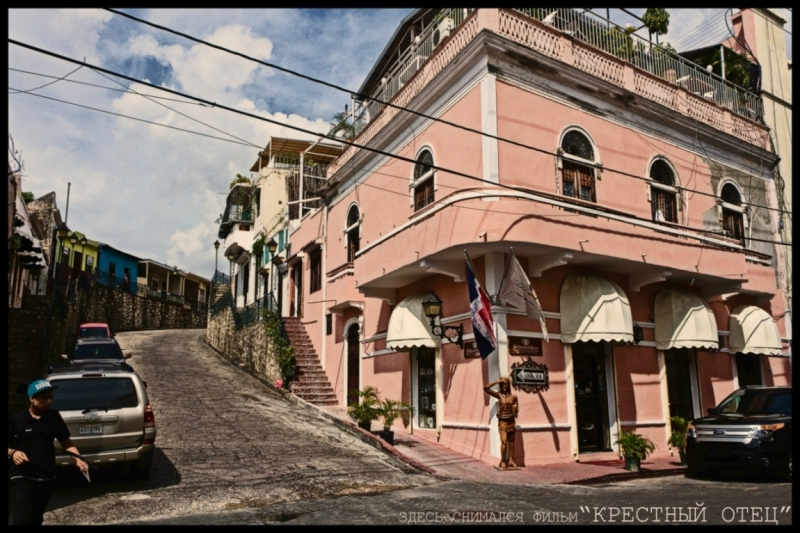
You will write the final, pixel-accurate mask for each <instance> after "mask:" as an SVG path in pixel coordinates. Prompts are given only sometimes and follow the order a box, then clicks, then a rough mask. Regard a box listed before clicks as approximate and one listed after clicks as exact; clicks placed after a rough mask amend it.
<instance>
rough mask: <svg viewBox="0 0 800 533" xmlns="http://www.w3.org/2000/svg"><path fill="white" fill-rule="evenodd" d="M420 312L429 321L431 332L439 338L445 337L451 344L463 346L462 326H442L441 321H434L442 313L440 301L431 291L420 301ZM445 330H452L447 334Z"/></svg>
mask: <svg viewBox="0 0 800 533" xmlns="http://www.w3.org/2000/svg"><path fill="white" fill-rule="evenodd" d="M422 312H423V313H424V314H425V316H426V317H428V319H429V320H430V321H431V333H432V334H434V335H436V336H437V337H439V338H440V339H447V340H449V341H450V342H452V343H453V344H457V345H458V346H460V347H462V348H463V347H464V341H463V340H462V338H461V337H462V336H463V334H464V328H463V326H443V325H442V324H441V321H440V323H439V324H437V323H436V319H437V318H440V317H441V314H442V301H441V300H440V299H439V298H438V297H437V296H436V295H435V294H434V293H433V291H431V293H430V294H428V296H426V297H425V299H424V300H423V301H422ZM447 330H452V333H450V334H447V333H446V331H447Z"/></svg>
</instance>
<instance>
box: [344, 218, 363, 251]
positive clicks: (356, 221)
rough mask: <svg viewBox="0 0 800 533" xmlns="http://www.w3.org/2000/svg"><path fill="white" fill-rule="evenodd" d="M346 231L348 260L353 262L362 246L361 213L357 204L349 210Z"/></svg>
mask: <svg viewBox="0 0 800 533" xmlns="http://www.w3.org/2000/svg"><path fill="white" fill-rule="evenodd" d="M344 231H345V233H346V234H347V261H348V262H349V263H352V262H353V261H355V259H356V253H358V250H359V249H360V246H361V214H360V213H359V211H358V206H357V205H353V206H351V207H350V210H349V211H348V212H347V227H346V228H345V230H344Z"/></svg>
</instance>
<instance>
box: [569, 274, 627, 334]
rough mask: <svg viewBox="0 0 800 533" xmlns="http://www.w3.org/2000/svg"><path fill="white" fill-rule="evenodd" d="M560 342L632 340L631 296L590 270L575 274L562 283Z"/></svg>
mask: <svg viewBox="0 0 800 533" xmlns="http://www.w3.org/2000/svg"><path fill="white" fill-rule="evenodd" d="M560 305H561V342H563V343H566V344H572V343H573V342H578V341H618V342H633V321H632V319H631V305H630V303H628V297H627V296H625V293H624V292H622V289H620V288H619V287H618V286H617V285H615V284H614V283H612V282H610V281H608V280H607V279H603V278H601V277H598V276H592V275H590V274H573V275H571V276H570V277H568V278H567V279H566V280H565V281H564V285H562V286H561V298H560Z"/></svg>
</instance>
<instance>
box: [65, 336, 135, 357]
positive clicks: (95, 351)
mask: <svg viewBox="0 0 800 533" xmlns="http://www.w3.org/2000/svg"><path fill="white" fill-rule="evenodd" d="M129 357H130V354H126V353H123V352H122V348H120V346H119V344H118V343H117V341H116V339H112V338H110V337H85V338H81V339H78V342H76V343H75V348H73V350H72V356H69V355H67V354H63V355H62V356H61V358H62V359H64V360H67V361H70V362H79V361H107V362H114V361H123V360H125V359H128V358H129Z"/></svg>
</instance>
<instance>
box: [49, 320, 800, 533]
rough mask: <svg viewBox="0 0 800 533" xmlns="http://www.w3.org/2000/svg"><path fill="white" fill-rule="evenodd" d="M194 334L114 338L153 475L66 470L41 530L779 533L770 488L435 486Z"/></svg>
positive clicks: (787, 515)
mask: <svg viewBox="0 0 800 533" xmlns="http://www.w3.org/2000/svg"><path fill="white" fill-rule="evenodd" d="M201 334H202V332H200V331H198V330H188V331H164V332H137V333H123V334H119V335H118V337H117V338H118V340H119V341H120V343H121V344H122V347H123V349H124V350H125V351H127V352H135V354H136V355H134V356H133V358H132V359H131V360H130V363H131V364H132V365H133V366H134V367H135V368H136V369H137V371H138V372H139V373H140V374H141V375H142V376H143V378H144V379H145V380H146V381H147V383H148V394H149V396H150V400H151V403H152V404H153V406H154V409H155V413H156V424H157V427H158V431H159V433H158V438H157V440H156V444H157V451H156V456H155V461H154V465H153V474H152V476H151V478H150V479H149V480H147V481H145V482H133V481H129V480H127V479H126V477H125V475H126V472H125V469H124V468H119V467H117V468H112V469H108V470H102V471H98V472H95V473H94V474H93V477H92V483H91V484H87V483H86V481H85V480H84V479H83V477H82V476H80V474H79V473H78V472H77V469H74V470H73V469H70V470H66V471H64V472H63V473H62V475H61V477H60V479H59V483H58V485H57V489H56V491H55V494H54V495H53V498H52V500H51V504H50V507H49V510H48V512H47V513H46V515H45V524H64V525H67V524H70V525H73V524H98V525H99V524H130V525H134V524H136V525H140V524H141V525H201V524H202V525H215V524H219V525H229V524H248V525H255V524H269V523H286V524H429V523H430V524H434V523H435V524H449V523H453V524H464V523H467V524H478V523H524V524H562V523H581V524H598V525H599V524H625V523H639V524H643V523H646V524H650V523H653V524H668V523H687V522H688V523H700V524H745V523H747V524H751V523H760V524H772V523H774V522H773V520H774V521H777V522H778V523H780V524H782V525H784V524H791V517H792V514H791V507H790V506H791V501H792V496H791V484H789V483H776V482H774V481H772V480H770V479H755V478H751V477H743V476H738V477H737V476H733V477H731V476H728V477H725V478H722V479H716V480H705V479H703V480H698V479H687V478H684V477H668V478H657V479H643V480H637V481H630V482H625V483H614V484H607V485H601V486H588V487H585V486H563V485H540V486H514V485H492V484H480V483H476V482H470V481H441V480H439V479H436V478H434V477H432V476H428V475H426V474H421V473H417V472H414V471H410V470H409V469H407V468H404V467H402V466H401V465H398V463H396V462H395V460H394V459H393V458H390V457H388V456H386V455H384V453H383V452H381V451H379V450H377V449H375V448H373V447H371V446H369V445H367V444H365V443H363V442H362V441H360V440H359V439H357V438H355V437H353V436H351V435H350V434H349V433H346V432H343V431H341V430H339V429H338V428H336V427H335V426H333V425H332V424H331V423H330V422H328V421H326V420H325V419H324V418H320V417H317V416H315V415H314V414H312V413H310V412H308V411H306V410H304V409H301V408H297V407H294V406H292V405H291V404H289V403H287V402H286V401H285V400H283V399H282V398H281V397H280V396H278V395H277V394H276V393H274V392H272V391H270V390H269V389H267V388H266V387H264V386H263V385H262V384H261V383H260V382H259V381H258V380H256V379H254V378H252V377H250V376H248V375H247V374H245V373H244V372H242V371H240V370H239V369H237V368H235V367H233V366H232V365H230V364H229V363H228V362H226V361H224V360H222V359H221V358H220V357H218V356H217V355H216V354H215V353H214V352H213V351H212V350H210V349H209V348H208V347H207V346H206V345H205V344H204V343H203V342H202V341H201ZM703 510H704V511H703Z"/></svg>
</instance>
